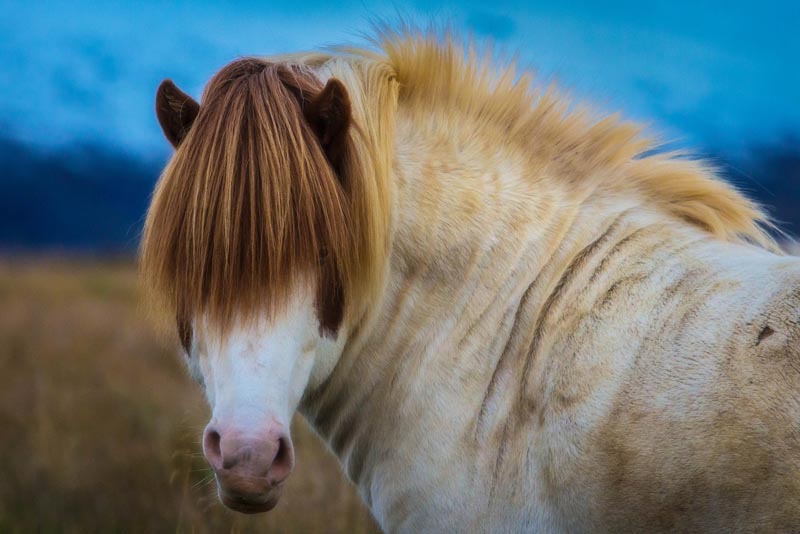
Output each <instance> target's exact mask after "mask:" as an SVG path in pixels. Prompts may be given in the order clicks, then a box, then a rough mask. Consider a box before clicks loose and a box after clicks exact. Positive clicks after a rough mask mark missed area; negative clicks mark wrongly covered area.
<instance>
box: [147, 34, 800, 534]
mask: <svg viewBox="0 0 800 534" xmlns="http://www.w3.org/2000/svg"><path fill="white" fill-rule="evenodd" d="M156 114H157V116H158V119H159V122H160V125H161V127H162V129H163V132H164V134H165V136H166V138H167V139H168V140H169V142H170V143H171V144H172V145H173V147H174V152H173V155H172V157H171V159H170V161H169V162H168V164H167V165H166V167H165V169H164V171H163V173H162V175H161V177H160V179H159V181H158V183H157V185H156V188H155V191H154V194H153V197H152V202H151V205H150V207H149V210H148V214H147V217H146V222H145V227H144V231H143V236H142V243H141V250H140V260H139V261H140V270H141V271H140V272H141V275H142V279H143V281H144V284H145V287H146V288H147V295H148V302H149V304H148V306H149V307H150V309H152V310H154V313H157V314H158V316H159V317H162V318H164V320H168V321H169V324H173V325H175V327H176V331H177V334H178V336H177V337H178V338H179V339H180V342H181V344H182V346H183V349H184V350H185V353H186V355H187V358H186V360H187V364H188V368H189V372H190V373H191V375H192V376H193V377H194V378H195V379H196V380H197V381H198V382H199V383H200V384H202V385H203V387H204V389H205V394H206V397H207V399H208V403H209V405H210V407H211V411H212V413H211V419H210V421H209V423H208V426H207V427H206V428H205V430H204V432H203V436H202V445H203V451H204V454H205V456H206V458H207V460H208V462H209V464H210V466H211V468H212V469H213V471H214V473H215V476H216V481H217V486H218V494H219V498H220V499H221V501H222V502H223V503H224V504H225V505H226V506H228V507H230V508H232V509H233V510H237V511H240V512H245V513H257V512H264V511H267V510H270V509H271V508H273V507H274V506H275V505H276V503H277V502H278V499H279V497H280V494H281V490H282V488H283V487H284V485H285V483H286V480H287V479H288V477H289V475H290V473H291V471H292V469H293V466H294V464H295V455H294V450H293V447H292V439H291V435H290V431H289V424H290V420H291V418H292V417H293V414H294V413H295V412H298V411H299V413H301V414H302V415H303V416H304V417H305V419H306V420H307V421H308V422H309V424H310V425H311V427H312V428H313V429H315V431H316V432H317V433H318V435H319V436H320V437H321V438H322V439H323V440H324V441H325V442H326V443H327V445H328V447H329V448H330V450H331V451H333V453H334V454H335V455H336V456H337V457H338V459H339V460H340V462H341V465H342V468H343V470H344V472H345V473H346V475H347V476H348V477H349V479H350V480H351V481H352V482H353V483H354V484H355V485H356V486H357V488H358V490H359V492H360V495H361V496H362V498H363V500H364V501H365V502H366V504H367V505H368V506H369V508H370V510H371V511H372V514H373V515H374V517H375V518H376V519H377V521H378V522H379V523H380V526H381V528H383V529H384V530H386V531H391V532H434V531H450V532H467V531H469V532H475V531H492V532H520V531H529V532H659V531H713V532H745V531H747V532H752V531H781V532H788V531H797V530H798V529H800V345H798V340H800V325H799V324H798V323H799V322H800V261H798V259H796V258H792V257H789V256H787V255H785V254H784V253H783V252H782V251H781V248H780V247H779V246H778V245H777V244H776V240H775V238H774V237H772V236H774V235H775V233H774V231H773V226H772V223H771V222H770V219H769V217H768V216H767V215H766V214H765V212H764V211H763V210H762V209H761V208H760V207H759V206H758V205H756V204H755V203H754V202H752V201H750V200H748V199H747V198H746V197H745V196H744V195H743V194H741V193H740V192H738V191H737V190H736V189H735V188H733V187H732V186H730V185H728V184H726V183H725V182H724V181H722V180H721V179H720V178H718V176H717V173H716V171H715V169H714V168H712V167H711V166H710V165H709V164H707V163H704V162H703V161H702V160H700V159H698V158H694V157H692V156H691V155H689V154H686V153H680V152H672V151H669V150H667V149H665V148H663V147H662V145H660V144H659V142H658V141H656V140H653V139H651V138H650V137H649V136H648V135H647V134H645V133H643V129H642V128H641V127H639V126H637V125H636V124H633V123H630V122H627V121H624V120H622V119H620V118H619V117H617V116H614V115H612V116H603V115H601V114H600V113H599V112H597V111H594V110H593V109H592V108H591V107H590V106H586V105H580V104H574V103H573V102H572V101H571V100H570V99H568V98H566V97H565V96H563V95H562V94H561V93H560V92H559V91H558V90H557V89H555V88H554V87H552V86H549V85H548V86H540V85H539V84H537V83H535V82H534V81H533V79H532V76H531V75H530V74H529V73H528V72H527V71H524V70H522V71H520V70H519V69H517V68H516V67H515V66H514V65H513V63H504V62H499V61H496V60H495V59H493V56H491V54H484V53H482V52H481V51H480V50H479V48H478V47H477V46H476V45H474V44H471V43H470V42H469V41H467V40H463V39H461V38H459V37H458V36H457V35H455V34H454V33H452V32H447V31H441V30H423V29H415V28H405V27H404V28H400V29H397V28H392V27H388V26H387V27H384V28H379V29H378V31H377V32H376V34H375V36H374V38H373V41H372V43H371V44H370V45H368V46H366V47H364V48H356V47H340V48H333V49H329V50H327V51H325V52H310V53H296V54H287V55H282V56H275V57H244V58H239V59H236V60H235V61H233V62H232V63H230V64H228V65H227V66H225V67H224V68H222V69H221V70H220V71H219V72H218V73H217V74H215V75H214V76H213V77H212V78H211V80H210V81H209V82H208V85H207V86H206V88H205V89H204V91H203V95H202V98H201V99H200V102H199V103H198V102H197V101H195V100H194V99H193V98H192V97H190V96H189V95H187V94H186V93H184V92H183V91H181V90H180V89H178V87H177V86H176V85H175V84H174V83H173V82H172V81H170V80H165V81H164V82H163V83H162V84H161V86H160V87H159V88H158V91H157V94H156ZM170 328H174V327H170Z"/></svg>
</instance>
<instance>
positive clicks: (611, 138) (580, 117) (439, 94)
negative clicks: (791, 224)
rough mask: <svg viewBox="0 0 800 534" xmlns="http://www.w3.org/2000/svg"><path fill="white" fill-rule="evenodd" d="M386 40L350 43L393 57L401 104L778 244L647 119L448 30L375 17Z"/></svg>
mask: <svg viewBox="0 0 800 534" xmlns="http://www.w3.org/2000/svg"><path fill="white" fill-rule="evenodd" d="M373 42H374V44H376V45H377V47H378V48H379V49H380V50H381V52H380V53H375V52H371V51H367V50H356V49H348V50H347V51H346V52H347V53H349V54H354V55H361V56H363V57H369V58H372V59H373V60H374V61H378V62H379V61H385V62H387V63H388V65H389V66H390V68H391V69H392V71H393V72H394V73H395V77H396V79H397V81H398V83H399V84H400V88H401V89H400V95H399V98H400V105H401V106H406V107H407V108H409V109H411V110H413V111H414V112H418V113H423V114H424V113H431V112H434V111H435V110H437V109H438V110H441V109H446V110H450V112H451V113H460V114H465V115H469V116H471V117H473V118H474V119H475V121H476V122H477V123H478V124H481V125H482V127H486V125H494V127H495V129H494V132H499V135H502V136H503V138H502V139H496V140H494V142H496V143H505V144H516V145H517V146H519V147H520V148H522V150H523V152H524V153H526V154H528V155H529V157H530V160H531V162H532V163H533V164H534V166H536V165H539V166H540V167H541V168H544V167H545V166H547V168H548V170H550V171H553V170H554V171H556V172H557V174H558V175H559V176H562V177H571V178H566V179H567V180H570V181H571V182H572V184H571V185H574V186H575V187H585V186H591V187H602V188H605V189H611V190H620V191H623V190H628V191H630V190H633V191H636V192H637V193H638V194H641V195H642V196H643V197H644V199H645V201H646V202H648V203H651V204H652V205H654V206H658V207H660V208H661V209H663V210H664V211H666V212H667V213H670V214H672V215H674V216H676V217H678V218H680V219H682V220H685V221H688V222H690V223H691V224H694V225H697V226H699V227H701V228H703V229H705V230H707V231H708V232H710V233H711V234H713V235H714V236H716V237H718V238H720V239H723V240H726V241H745V242H749V243H755V244H758V245H760V246H762V247H765V248H767V249H770V250H773V251H775V252H778V251H779V247H778V246H777V245H776V244H775V241H774V240H773V239H772V237H771V236H770V234H769V232H768V230H775V228H774V226H773V225H772V223H771V222H770V220H769V218H768V216H767V215H766V214H765V212H764V211H763V210H762V209H761V208H760V207H759V206H758V205H756V204H755V203H754V202H752V201H750V200H749V199H747V198H746V197H744V196H743V195H742V194H740V193H739V192H738V191H736V189H735V188H734V187H732V186H731V185H729V184H727V183H725V182H724V181H722V180H721V179H719V178H718V177H717V176H716V173H715V171H714V169H713V168H712V167H711V166H710V165H708V164H706V163H704V162H702V161H699V160H696V159H691V158H689V157H686V155H685V154H683V153H680V152H667V153H660V154H659V153H657V149H658V148H659V144H658V143H657V142H656V141H654V140H652V139H649V138H647V137H646V136H643V135H642V128H641V127H640V126H638V125H636V124H633V123H630V122H623V121H621V120H620V119H619V118H618V117H617V116H608V117H604V118H602V117H598V116H597V114H596V113H594V112H592V111H591V110H590V109H588V108H586V107H581V106H574V105H573V104H572V102H570V100H569V99H567V98H565V97H564V96H562V95H560V94H559V93H558V91H557V90H555V89H554V88H553V87H545V88H537V87H535V86H534V85H533V83H532V75H531V73H529V72H518V71H517V69H516V67H515V65H514V63H513V62H512V63H510V64H508V65H505V66H503V65H500V66H498V65H497V62H496V61H493V60H492V56H491V50H489V51H487V53H485V54H483V55H481V54H479V53H478V52H477V51H476V47H475V45H474V44H473V43H472V42H469V43H468V44H466V45H463V44H461V43H462V42H463V40H462V39H459V38H457V37H455V36H454V34H453V33H452V32H450V31H438V30H435V29H434V30H427V31H425V30H418V29H415V28H411V27H408V26H401V29H399V30H398V29H394V28H392V27H390V26H387V25H379V27H378V30H377V34H376V37H375V38H374V39H373Z"/></svg>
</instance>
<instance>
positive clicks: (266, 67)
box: [141, 59, 354, 333]
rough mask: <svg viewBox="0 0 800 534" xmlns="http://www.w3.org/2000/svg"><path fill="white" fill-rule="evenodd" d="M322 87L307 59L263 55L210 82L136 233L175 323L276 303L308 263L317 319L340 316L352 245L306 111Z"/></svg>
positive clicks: (217, 320)
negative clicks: (287, 61) (286, 61)
mask: <svg viewBox="0 0 800 534" xmlns="http://www.w3.org/2000/svg"><path fill="white" fill-rule="evenodd" d="M321 88H322V84H321V83H320V82H319V80H317V78H316V77H315V76H314V75H313V74H312V73H310V72H308V71H307V70H305V69H303V68H302V67H296V66H287V65H281V64H270V63H268V62H266V61H264V60H260V59H242V60H238V61H236V62H233V63H231V64H230V65H228V66H227V67H225V68H223V69H222V70H221V71H220V72H219V73H217V74H216V75H215V76H214V78H212V80H211V81H210V82H209V84H208V86H207V88H206V90H205V92H204V96H203V100H202V105H201V107H200V113H199V115H198V117H197V119H196V122H195V123H194V125H193V127H192V129H191V131H190V132H189V134H188V135H187V137H186V139H185V140H184V142H183V144H181V146H180V147H179V148H178V150H177V151H176V153H175V155H174V156H173V159H172V161H171V162H170V164H169V165H168V167H167V169H166V170H165V172H164V174H163V175H162V178H161V180H160V183H159V185H158V187H157V189H156V192H155V194H154V198H153V202H152V204H151V208H150V211H149V213H148V217H147V222H146V225H145V234H144V239H143V245H142V260H141V262H142V272H143V275H144V279H145V281H146V283H147V285H148V286H149V288H150V289H151V291H153V292H155V293H156V294H157V295H161V296H162V297H165V298H164V300H166V302H164V304H166V306H167V307H168V308H169V309H171V310H172V311H173V312H174V313H176V314H177V318H178V323H179V325H180V324H186V323H188V322H190V321H191V318H192V317H196V316H198V314H202V315H203V316H205V317H206V318H207V319H208V321H209V323H210V324H213V325H214V327H215V328H219V329H220V330H221V331H222V332H225V331H227V330H228V328H229V327H230V326H231V324H232V321H233V320H234V319H237V320H245V321H246V320H249V319H252V318H254V317H255V316H256V315H257V314H258V313H259V312H266V313H267V314H269V315H270V316H271V315H274V314H275V313H276V312H277V311H279V310H280V309H281V306H283V305H284V304H285V303H286V301H287V299H288V297H289V292H290V291H291V290H292V289H293V288H295V287H296V285H297V283H303V282H304V281H305V277H306V276H307V275H313V276H314V277H315V279H316V280H317V281H318V284H319V286H318V288H317V299H316V300H317V302H316V304H317V307H318V309H319V317H320V323H321V328H322V329H323V330H324V331H325V332H328V333H335V331H336V329H337V328H338V326H339V323H340V322H341V320H342V317H343V313H344V311H343V310H344V298H345V294H346V286H347V284H348V281H350V280H352V276H353V274H354V273H353V272H351V271H352V270H353V267H352V265H353V263H354V261H353V257H352V254H354V252H353V243H352V241H353V239H352V236H351V232H350V228H351V227H350V220H349V211H350V210H349V206H348V199H347V197H346V193H345V191H344V190H343V188H342V186H341V183H340V181H339V180H338V179H337V177H336V175H335V173H334V171H333V170H332V168H331V166H330V164H329V163H328V161H327V160H326V156H325V154H324V153H323V152H322V149H321V148H320V146H319V143H318V141H317V140H316V138H315V136H314V134H313V132H312V131H311V129H310V127H309V125H308V124H307V123H306V121H305V119H304V117H303V112H302V103H303V102H304V101H305V100H307V99H308V98H310V97H311V96H313V95H314V94H316V93H317V92H319V91H320V90H321ZM184 328H185V327H184Z"/></svg>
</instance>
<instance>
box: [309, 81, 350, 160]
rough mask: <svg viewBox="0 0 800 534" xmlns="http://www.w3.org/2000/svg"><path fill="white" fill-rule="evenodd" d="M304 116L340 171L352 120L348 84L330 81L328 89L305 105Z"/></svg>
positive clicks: (326, 86)
mask: <svg viewBox="0 0 800 534" xmlns="http://www.w3.org/2000/svg"><path fill="white" fill-rule="evenodd" d="M303 113H304V114H305V116H306V120H307V121H308V123H309V124H310V125H311V128H312V129H313V130H314V133H316V134H317V137H318V138H319V142H320V144H321V145H322V149H323V150H324V151H325V154H327V156H328V160H329V161H330V162H331V164H332V165H333V167H334V168H335V169H337V170H338V169H339V166H340V164H341V161H342V158H343V157H344V151H345V148H346V145H347V131H348V129H349V128H350V123H351V120H352V119H351V110H350V97H349V96H348V95H347V89H345V87H344V84H343V83H342V82H340V81H339V80H337V79H336V78H331V79H329V80H328V83H327V84H326V85H325V88H324V89H323V90H322V91H321V92H320V93H319V94H318V95H317V96H316V97H314V98H313V99H311V101H310V102H309V103H307V104H306V105H305V108H304V109H303Z"/></svg>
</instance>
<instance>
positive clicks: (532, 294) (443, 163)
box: [302, 113, 713, 526]
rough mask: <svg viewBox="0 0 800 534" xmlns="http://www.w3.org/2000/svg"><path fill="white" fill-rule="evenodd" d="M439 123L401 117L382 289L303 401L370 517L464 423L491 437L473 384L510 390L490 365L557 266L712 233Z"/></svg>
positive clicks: (398, 499)
mask: <svg viewBox="0 0 800 534" xmlns="http://www.w3.org/2000/svg"><path fill="white" fill-rule="evenodd" d="M450 126H451V128H450V129H443V127H442V126H441V125H437V121H436V120H435V119H434V118H431V120H430V121H428V122H426V121H425V120H424V119H420V118H419V117H413V118H412V117H409V116H404V115H403V114H402V113H399V115H398V122H397V131H396V148H395V157H394V165H393V174H394V180H395V200H394V210H395V213H394V230H393V238H392V253H391V257H390V266H389V276H388V279H387V284H386V290H385V295H384V297H383V299H382V303H381V305H380V307H379V309H378V310H376V312H375V313H374V316H373V317H372V318H371V320H370V321H369V322H368V323H367V324H366V325H364V326H362V327H361V328H357V329H355V330H354V331H353V332H351V334H350V338H349V340H348V342H347V344H346V347H345V350H344V353H343V355H342V356H341V358H340V360H339V362H338V364H337V365H336V367H335V369H334V371H333V372H332V373H331V375H330V377H329V378H328V380H327V381H326V382H325V383H324V384H323V385H322V386H321V387H320V388H318V389H317V390H316V391H314V392H311V394H309V395H308V396H307V398H306V399H305V400H304V403H303V406H302V410H303V413H304V414H305V415H306V417H307V418H308V419H309V421H310V422H311V424H312V426H314V427H315V428H316V430H317V431H318V432H319V433H320V434H321V435H322V436H323V437H324V438H325V439H327V440H328V442H329V444H330V446H331V448H332V450H333V451H334V452H335V453H336V454H337V455H338V457H339V458H340V460H341V461H342V463H343V466H344V468H345V471H346V472H347V474H348V475H349V477H350V478H351V479H352V480H353V481H355V482H356V483H357V484H358V485H359V487H360V489H361V492H362V494H363V496H364V498H365V500H366V501H367V503H369V504H370V505H371V506H372V508H373V511H374V512H375V513H376V516H378V518H379V520H380V519H381V518H382V517H384V518H385V517H386V514H388V512H387V511H386V508H387V507H389V506H391V507H392V510H393V513H401V512H402V508H403V506H411V504H410V502H408V499H409V498H410V497H409V495H410V494H411V493H412V491H411V490H410V489H409V488H417V489H419V487H420V484H421V482H420V480H424V479H425V477H426V476H427V475H426V473H427V472H436V471H437V468H436V467H435V466H434V464H436V463H437V462H442V461H447V460H446V458H448V457H449V456H448V454H449V453H450V452H452V451H455V450H461V449H462V448H463V444H462V440H463V437H464V436H465V435H467V434H469V435H472V436H473V437H474V442H475V443H478V444H480V443H481V440H482V439H483V438H482V435H484V434H485V435H488V434H489V426H490V423H487V422H486V421H487V418H486V417H485V414H486V413H490V412H492V410H493V409H494V406H493V405H492V403H493V402H495V401H497V402H506V401H505V400H498V399H497V398H496V397H495V396H492V395H490V393H491V391H489V392H487V384H489V388H490V390H491V388H495V389H500V388H501V386H503V387H507V388H508V389H509V390H511V389H514V388H513V387H512V386H510V385H508V384H505V383H504V382H503V380H506V379H509V377H508V376H506V377H505V378H503V377H500V378H498V377H497V376H496V375H497V370H498V369H499V368H500V364H501V363H502V362H500V360H501V359H502V358H503V357H504V355H505V354H507V353H509V345H511V344H513V343H515V342H516V341H515V339H514V329H515V328H517V327H518V325H521V326H522V327H523V328H527V329H528V330H530V331H532V330H533V329H534V325H535V324H537V322H538V321H541V317H543V316H544V315H546V314H548V313H553V305H554V304H553V295H560V296H562V297H563V293H564V291H566V290H565V289H564V287H563V286H564V284H565V282H564V280H567V281H568V282H569V283H573V281H572V280H571V279H570V277H569V276H565V273H569V271H570V270H571V269H578V268H581V269H584V267H586V266H585V265H583V264H582V262H584V260H587V258H589V259H591V260H592V261H595V260H597V261H598V262H599V261H600V260H599V259H598V257H597V256H598V255H600V254H605V253H607V252H608V251H609V250H615V249H616V248H618V246H619V245H620V243H624V242H625V240H627V239H630V238H631V236H634V235H637V234H642V233H645V232H641V230H642V229H645V228H646V229H648V231H647V232H646V234H647V235H648V236H649V237H648V238H647V239H648V240H647V243H650V244H649V245H646V244H645V245H643V246H645V249H646V250H650V251H652V250H654V249H655V248H656V247H657V246H658V245H657V244H658V243H661V244H662V245H663V243H665V242H671V243H672V244H673V245H674V246H675V247H676V250H677V248H678V247H682V248H683V249H684V250H686V249H688V248H692V247H694V248H697V247H702V246H705V245H703V243H706V242H708V241H709V240H710V238H708V236H706V235H705V234H703V233H702V232H700V231H699V230H696V229H693V228H691V227H689V226H688V225H680V224H676V222H675V221H674V220H669V219H667V217H666V215H661V214H659V213H657V212H655V211H653V210H650V209H648V207H647V206H646V205H643V203H642V201H641V200H640V199H638V198H637V197H636V196H635V195H633V194H631V195H626V194H622V193H619V192H617V193H601V192H600V191H598V190H595V191H592V190H589V189H583V190H581V189H580V188H575V187H574V185H573V186H570V185H568V184H569V183H570V182H569V180H567V179H565V178H564V177H559V176H551V175H549V174H548V173H547V170H546V168H544V167H542V166H538V165H535V164H532V163H531V162H530V161H529V160H528V159H527V158H526V157H525V155H524V154H520V153H516V152H514V151H513V150H511V149H507V148H505V147H503V146H492V147H488V148H489V149H488V150H487V147H486V146H479V145H480V143H481V142H480V141H477V140H475V138H474V137H473V136H471V135H469V134H470V132H469V131H465V130H459V129H457V128H456V129H455V130H454V129H452V125H450ZM711 241H713V240H711ZM673 245H670V247H671V246H673ZM647 247H649V248H647ZM668 249H669V247H666V248H664V250H665V251H666V252H669V250H668ZM642 250H643V249H642V248H641V247H640V248H638V249H635V251H638V252H637V253H639V254H641V253H642ZM632 253H633V252H632ZM625 258H626V257H625V255H624V254H623V255H621V256H620V255H619V254H617V257H616V258H615V260H614V263H615V264H620V265H621V264H624V262H625ZM587 261H588V260H587ZM587 268H588V267H587ZM623 274H624V273H623ZM623 274H620V276H623ZM556 304H558V303H556ZM521 314H522V315H525V317H523V318H522V320H521V319H520V315H521ZM548 319H549V318H548ZM506 330H509V331H510V332H507V335H498V333H499V332H505V331H506ZM520 365H523V364H522V363H520ZM512 368H514V367H513V366H512ZM512 374H513V373H512ZM509 380H513V379H509ZM525 387H526V386H525V384H522V385H521V386H520V388H522V389H525ZM454 407H457V408H458V409H449V408H454ZM448 451H449V452H448ZM449 458H450V459H451V460H452V457H449ZM426 460H427V461H426ZM426 470H427V471H426ZM465 476H466V475H465ZM456 480H457V477H456ZM412 481H413V482H412ZM461 482H463V483H465V484H469V481H468V480H466V479H465V480H463V481H461ZM423 485H424V484H423ZM414 491H416V490H414ZM379 493H380V495H379ZM387 503H389V504H387ZM398 503H400V504H398ZM403 503H406V504H403ZM398 507H399V509H400V512H398ZM401 515H402V513H401ZM384 526H385V525H384Z"/></svg>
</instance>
